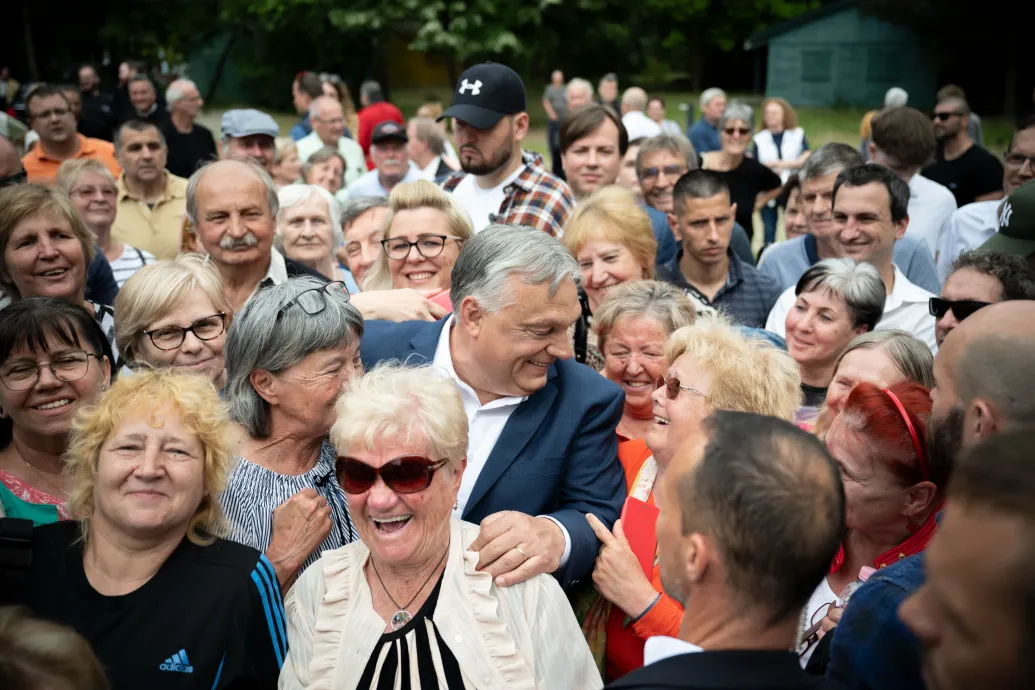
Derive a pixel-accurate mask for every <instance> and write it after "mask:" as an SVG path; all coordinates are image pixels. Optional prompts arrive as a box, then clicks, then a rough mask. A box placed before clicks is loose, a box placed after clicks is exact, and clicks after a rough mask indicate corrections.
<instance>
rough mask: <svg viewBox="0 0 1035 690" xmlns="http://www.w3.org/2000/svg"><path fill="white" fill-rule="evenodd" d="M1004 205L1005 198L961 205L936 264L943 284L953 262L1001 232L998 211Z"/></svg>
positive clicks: (944, 234)
mask: <svg viewBox="0 0 1035 690" xmlns="http://www.w3.org/2000/svg"><path fill="white" fill-rule="evenodd" d="M1005 203H1006V200H1005V199H995V200H993V201H975V202H974V203H972V204H967V205H966V206H960V207H959V208H958V209H956V212H955V213H953V214H952V218H951V219H950V220H949V225H948V227H947V228H946V229H945V232H943V233H942V237H941V242H940V245H939V248H938V257H937V261H936V263H937V264H938V279H939V280H940V281H942V283H943V284H944V283H945V279H946V278H948V277H949V274H950V273H952V262H953V261H955V260H956V259H957V258H958V257H959V255H960V254H962V253H963V252H965V251H967V250H970V249H977V248H978V247H980V246H981V245H983V244H984V243H985V242H986V241H987V240H988V238H989V237H991V236H992V235H994V234H995V233H996V232H997V231H998V230H999V209H1000V208H1001V207H1002V205H1003V204H1005Z"/></svg>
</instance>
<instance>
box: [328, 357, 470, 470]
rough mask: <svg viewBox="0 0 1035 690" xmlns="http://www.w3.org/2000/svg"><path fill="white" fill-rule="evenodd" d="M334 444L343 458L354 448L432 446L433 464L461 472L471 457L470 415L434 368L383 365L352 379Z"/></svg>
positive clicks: (339, 411) (336, 425)
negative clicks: (444, 463)
mask: <svg viewBox="0 0 1035 690" xmlns="http://www.w3.org/2000/svg"><path fill="white" fill-rule="evenodd" d="M335 412H336V414H337V418H338V421H336V422H335V423H334V426H333V427H331V434H330V437H331V442H332V443H333V444H334V447H335V448H336V449H337V451H338V454H339V455H347V454H348V453H349V452H351V449H352V448H354V447H361V448H365V449H367V450H374V449H376V448H377V446H378V445H379V444H380V443H382V442H384V441H386V440H391V441H393V442H395V443H401V444H406V443H418V442H424V443H427V444H428V451H429V452H430V453H431V454H432V458H431V459H432V460H447V461H448V462H449V465H450V466H451V467H457V466H459V465H460V463H461V462H463V459H464V457H466V455H467V413H466V412H464V404H463V402H462V401H461V400H460V391H459V389H457V387H456V383H455V382H454V381H453V379H452V378H450V377H449V375H448V374H446V373H445V372H443V371H442V370H440V369H437V368H435V367H432V366H430V365H424V366H419V367H413V366H407V365H405V364H402V363H400V362H382V363H381V364H378V365H377V366H376V367H374V368H373V369H371V370H370V371H369V372H367V373H366V374H365V375H364V376H360V377H358V378H355V379H353V380H352V381H351V382H350V383H349V386H348V388H347V389H346V391H345V393H343V394H342V396H341V398H339V399H338V404H337V406H336V408H335Z"/></svg>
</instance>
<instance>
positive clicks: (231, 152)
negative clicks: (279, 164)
mask: <svg viewBox="0 0 1035 690" xmlns="http://www.w3.org/2000/svg"><path fill="white" fill-rule="evenodd" d="M220 129H221V130H222V137H221V138H222V144H223V147H222V150H223V158H251V159H252V160H253V161H255V162H256V163H258V164H259V165H261V166H262V167H263V168H265V169H266V172H271V170H272V169H273V153H274V151H275V150H276V147H275V146H274V143H273V140H274V139H276V138H277V134H278V133H279V132H280V126H279V125H278V124H277V121H276V120H274V119H273V118H272V117H270V116H269V115H267V114H266V113H264V112H262V111H259V110H254V109H252V108H245V109H243V110H227V111H226V112H225V113H223V120H222V122H221V123H220Z"/></svg>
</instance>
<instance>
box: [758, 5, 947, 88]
mask: <svg viewBox="0 0 1035 690" xmlns="http://www.w3.org/2000/svg"><path fill="white" fill-rule="evenodd" d="M744 49H745V50H761V49H768V51H769V60H768V67H767V69H766V84H765V93H766V95H767V96H779V97H781V98H785V99H787V100H788V101H789V102H790V103H792V104H793V105H798V106H812V107H834V106H857V107H864V108H872V107H878V106H880V105H881V104H883V102H884V94H885V92H886V91H887V90H888V89H889V88H891V87H892V86H900V87H902V88H903V89H905V90H906V91H907V92H909V105H911V106H913V107H916V108H929V107H931V106H933V105H934V95H935V91H936V89H937V78H938V65H937V60H936V57H935V52H934V51H933V50H930V49H925V45H924V44H923V42H922V39H921V38H920V37H919V36H918V35H917V34H916V33H915V32H913V31H912V30H910V29H908V28H906V27H902V26H896V25H895V24H891V23H889V22H886V21H884V20H881V19H877V18H875V17H871V16H867V15H866V14H863V13H862V12H861V11H860V9H859V2H858V0H841V1H840V2H833V3H830V4H828V5H825V6H823V7H820V8H818V9H815V10H812V11H811V12H806V13H805V14H802V15H800V16H798V17H795V18H794V19H792V20H790V21H786V22H782V23H780V24H776V25H774V26H771V27H769V28H767V29H765V30H763V31H760V32H759V33H757V34H755V35H753V36H751V37H750V38H749V39H748V40H747V41H746V42H745V44H744Z"/></svg>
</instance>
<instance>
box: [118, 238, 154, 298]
mask: <svg viewBox="0 0 1035 690" xmlns="http://www.w3.org/2000/svg"><path fill="white" fill-rule="evenodd" d="M155 261H157V259H155V257H154V255H153V254H150V253H148V252H145V251H144V250H143V249H137V248H136V247H131V246H130V245H128V244H124V245H122V256H120V257H119V258H117V259H115V260H114V261H109V262H108V263H109V264H110V265H111V274H112V275H113V276H114V277H115V284H116V285H118V286H119V288H120V289H121V288H122V286H123V285H125V284H126V281H127V280H129V277H130V276H131V275H133V274H134V273H136V272H137V271H139V270H140V269H141V268H143V267H144V266H147V265H148V264H153V263H154V262H155Z"/></svg>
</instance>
